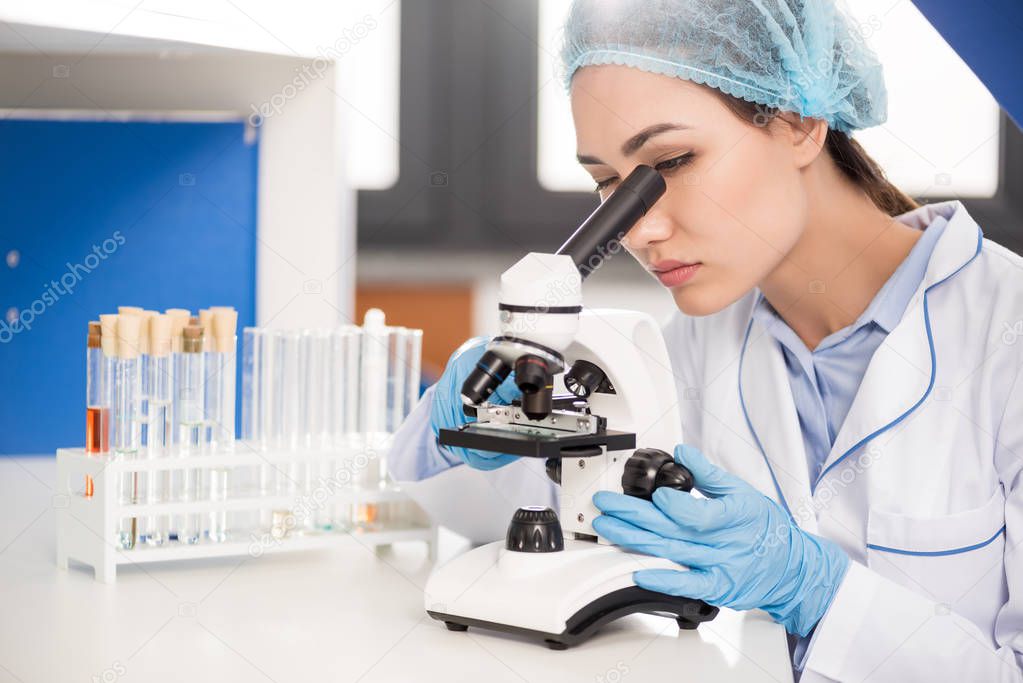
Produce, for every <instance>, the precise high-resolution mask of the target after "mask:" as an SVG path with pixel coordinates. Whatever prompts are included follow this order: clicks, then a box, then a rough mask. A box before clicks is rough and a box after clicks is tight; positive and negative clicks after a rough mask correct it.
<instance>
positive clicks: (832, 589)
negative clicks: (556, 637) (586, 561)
mask: <svg viewBox="0 0 1023 683" xmlns="http://www.w3.org/2000/svg"><path fill="white" fill-rule="evenodd" d="M675 461H676V462H678V463H679V464H681V465H684V466H685V467H687V468H689V471H690V472H692V474H693V480H694V482H695V487H696V488H697V489H698V490H699V491H700V492H701V493H703V494H704V495H706V496H708V497H707V498H697V497H695V496H693V495H690V494H689V493H683V492H681V491H676V490H674V489H669V488H659V489H657V490H656V491H654V495H653V503H650V502H648V501H645V500H642V499H639V498H634V497H632V496H626V495H624V494H621V493H611V492H610V491H599V492H598V493H596V494H595V495H594V496H593V502H594V504H595V505H596V506H597V507H598V508H600V510H601V511H602V512H603V513H604V514H603V515H601V516H600V517H597V518H596V519H595V520H593V528H594V529H595V530H596V531H597V533H598V534H600V535H601V536H603V537H604V538H606V539H607V540H609V541H611V542H612V543H615V544H617V545H620V546H623V547H626V548H629V549H632V550H637V551H639V552H643V553H647V554H649V555H656V556H658V557H664V558H667V559H669V560H671V561H672V562H677V563H679V564H683V565H686V566H687V567H689V570H681V571H675V570H672V569H645V570H641V571H638V572H636V573H635V574H634V575H633V580H634V581H635V582H636V585H637V586H639V587H641V588H646V589H647V590H652V591H656V592H658V593H667V594H668V595H678V596H685V597H689V598H696V599H699V600H703V601H705V602H707V603H709V604H711V605H716V606H719V607H730V608H732V609H739V610H745V609H753V608H761V609H763V610H765V611H766V612H767V613H768V614H770V615H771V616H772V617H773V618H774V620H775V621H777V622H778V623H780V624H782V625H783V626H784V627H785V629H786V630H787V631H789V632H790V633H795V634H797V635H799V636H805V635H806V634H808V633H809V632H810V631H811V630H812V629H813V628H814V626H816V625H817V622H818V621H820V619H821V617H822V616H824V612H825V611H827V609H828V606H829V605H830V604H831V601H832V600H833V599H834V597H835V593H836V592H837V591H838V585H839V583H841V581H842V578H843V577H844V576H845V572H846V570H847V569H848V567H849V557H848V555H846V553H845V551H843V550H842V549H841V548H840V547H839V546H838V545H837V544H836V543H834V542H833V541H830V540H828V539H826V538H821V537H819V536H814V535H813V534H810V533H807V532H805V531H803V530H802V529H800V528H799V527H798V526H796V524H795V522H793V521H792V518H791V517H790V516H789V514H788V513H787V512H786V511H785V510H784V509H783V508H782V507H781V506H780V505H778V504H777V503H775V502H774V501H773V500H771V499H770V498H768V497H767V496H765V495H764V494H762V493H760V492H759V491H757V490H756V489H754V488H753V487H752V486H750V485H749V484H747V483H746V482H744V481H743V480H742V479H739V478H738V477H736V476H734V475H732V474H729V473H728V472H726V471H724V470H722V469H720V468H718V467H715V466H714V465H712V464H710V463H709V462H708V461H707V459H706V458H705V457H704V456H703V454H702V453H700V451H698V450H697V449H695V448H693V447H692V446H685V445H679V446H676V447H675Z"/></svg>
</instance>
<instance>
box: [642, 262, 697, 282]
mask: <svg viewBox="0 0 1023 683" xmlns="http://www.w3.org/2000/svg"><path fill="white" fill-rule="evenodd" d="M701 265H702V264H701V263H699V262H694V263H684V262H682V261H675V260H668V261H658V262H657V263H654V264H651V266H650V270H651V271H652V272H653V274H654V275H656V276H657V279H658V280H660V281H661V284H662V285H664V286H665V287H678V286H679V285H681V284H685V283H686V282H689V280H691V279H692V278H693V276H694V275H696V271H698V270H699V269H700V266H701Z"/></svg>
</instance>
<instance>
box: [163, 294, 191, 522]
mask: <svg viewBox="0 0 1023 683" xmlns="http://www.w3.org/2000/svg"><path fill="white" fill-rule="evenodd" d="M166 315H167V317H168V318H169V319H170V339H171V353H170V358H169V360H168V362H169V365H170V373H171V379H170V392H171V394H170V396H171V402H170V407H169V411H168V414H167V425H168V427H167V439H168V441H169V442H170V443H169V451H170V452H169V455H170V456H171V457H176V456H179V455H180V454H181V449H180V436H181V430H180V429H179V428H178V423H179V421H180V420H179V419H178V416H179V415H180V414H181V406H180V401H179V398H180V396H179V395H180V392H179V389H178V388H179V387H180V386H181V377H180V375H179V374H178V373H179V372H180V370H181V368H182V367H183V365H182V363H181V354H182V350H181V349H182V339H183V333H184V330H185V327H186V326H187V325H188V319H189V317H190V316H191V313H190V312H189V311H188V310H186V309H183V308H168V309H167V312H166ZM186 479H187V477H186V473H185V471H184V470H182V469H181V468H172V469H170V470H168V472H167V491H166V499H167V500H168V501H172V500H181V498H182V497H183V492H184V490H185V480H186ZM185 526H186V516H185V515H182V514H172V515H170V518H169V520H168V533H167V538H168V539H169V540H172V541H178V540H180V541H184V540H185Z"/></svg>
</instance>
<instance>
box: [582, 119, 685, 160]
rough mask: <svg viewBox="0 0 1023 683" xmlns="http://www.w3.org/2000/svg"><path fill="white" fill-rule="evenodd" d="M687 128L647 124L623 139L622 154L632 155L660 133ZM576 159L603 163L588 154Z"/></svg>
mask: <svg viewBox="0 0 1023 683" xmlns="http://www.w3.org/2000/svg"><path fill="white" fill-rule="evenodd" d="M689 128H691V126H687V125H685V124H682V123H655V124H654V125H652V126H647V127H646V128H644V129H643V130H641V131H639V132H638V133H636V134H635V135H633V136H632V137H631V138H629V139H628V140H626V141H625V144H623V145H622V155H623V156H627V157H628V156H632V155H633V154H635V153H636V152H638V151H639V150H640V148H642V147H643V145H645V144H646V143H647V141H648V140H650V138H653V137H656V136H658V135H661V134H662V133H667V132H669V131H673V130H687V129H689ZM576 159H577V160H578V161H579V163H580V164H583V165H587V164H603V163H604V162H603V161H601V160H600V159H598V158H597V157H595V156H590V155H588V154H579V155H577V156H576Z"/></svg>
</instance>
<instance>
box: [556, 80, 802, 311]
mask: <svg viewBox="0 0 1023 683" xmlns="http://www.w3.org/2000/svg"><path fill="white" fill-rule="evenodd" d="M571 99H572V115H573V118H574V119H575V130H576V149H577V152H578V154H579V157H580V158H579V161H580V163H581V164H582V165H583V168H585V169H586V170H587V171H588V172H589V173H590V175H591V176H592V177H593V179H594V181H595V182H596V183H598V184H600V186H601V190H600V195H601V198H602V199H605V198H607V196H608V195H610V194H611V192H613V191H614V189H615V187H616V186H617V184H618V183H619V182H621V180H622V179H624V178H625V177H627V176H628V175H629V173H631V172H632V170H633V169H635V168H636V166H638V165H640V164H646V165H649V166H653V167H654V168H656V169H657V170H659V171H660V172H661V174H662V175H663V176H664V179H665V182H666V184H667V191H666V192H665V194H664V195H663V196H662V197H661V199H660V200H658V202H657V203H656V204H655V205H654V206H653V208H652V209H651V210H650V211H649V212H648V213H647V214H646V216H644V217H643V218H641V219H640V221H639V222H638V223H636V225H635V226H634V227H633V228H632V230H630V231H629V233H628V235H627V236H626V238H625V240H624V246H625V247H626V249H628V251H629V252H630V253H631V254H632V255H633V256H634V257H635V258H636V259H637V260H638V261H639V262H640V264H642V265H643V266H644V267H645V268H646V269H647V270H649V271H651V272H652V273H653V274H654V276H655V277H658V279H659V280H660V281H661V282H662V284H664V285H665V286H666V287H668V288H669V289H670V291H671V293H672V296H673V297H674V299H675V302H676V304H677V305H678V307H679V309H681V310H682V311H683V312H685V313H687V314H689V315H707V314H709V313H714V312H716V311H719V310H721V309H722V308H724V307H726V306H728V305H729V304H731V303H732V302H734V301H736V300H737V299H739V298H740V297H742V296H743V295H744V294H745V293H747V292H748V291H749V290H750V289H752V288H753V287H755V286H756V285H757V284H758V283H759V282H761V281H762V280H763V279H764V278H765V277H767V275H768V274H769V273H771V272H772V271H773V270H774V269H775V267H776V266H778V264H779V263H780V262H781V261H782V260H783V259H784V257H785V255H786V254H788V252H789V251H790V250H791V249H792V247H793V245H794V244H795V243H796V241H797V240H798V239H799V237H800V235H801V234H802V232H803V227H804V225H805V222H806V207H807V202H806V197H805V192H804V189H803V185H802V184H801V182H800V169H801V167H803V166H805V165H806V163H807V162H806V160H805V159H803V158H802V157H805V153H804V154H803V155H802V156H800V154H799V153H797V151H796V150H795V149H794V146H793V142H792V140H793V137H792V134H791V133H786V131H790V129H789V127H788V126H787V125H784V124H782V123H781V122H777V123H776V124H775V126H776V127H775V130H774V132H772V133H769V132H767V130H765V129H763V128H758V127H756V126H753V125H750V124H748V123H745V122H743V121H741V120H740V119H739V118H737V117H736V116H735V115H734V114H732V113H731V111H730V110H729V109H728V108H727V107H726V106H725V104H724V103H723V102H722V101H721V100H720V99H718V97H717V96H716V95H714V94H713V92H712V91H710V90H709V89H708V88H706V87H704V86H700V85H696V84H693V83H690V82H688V81H683V80H681V79H677V78H671V77H668V76H662V75H658V74H651V73H647V72H645V71H640V70H638V69H633V68H629V67H624V66H617V65H607V66H589V67H584V68H582V69H580V70H579V71H578V72H577V73H576V74H575V78H574V79H573V85H572V96H571ZM660 124H669V125H671V126H679V128H678V129H673V130H664V131H661V132H658V131H657V130H656V129H655V130H654V131H652V132H650V134H649V135H644V136H642V137H637V135H638V134H641V133H642V132H643V131H644V130H646V129H647V128H648V127H651V126H660ZM683 127H684V128H683ZM623 146H624V147H625V148H624V149H623ZM681 264H699V265H696V266H695V267H685V266H682V265H681Z"/></svg>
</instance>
